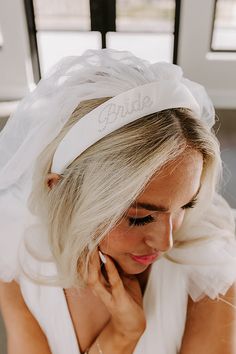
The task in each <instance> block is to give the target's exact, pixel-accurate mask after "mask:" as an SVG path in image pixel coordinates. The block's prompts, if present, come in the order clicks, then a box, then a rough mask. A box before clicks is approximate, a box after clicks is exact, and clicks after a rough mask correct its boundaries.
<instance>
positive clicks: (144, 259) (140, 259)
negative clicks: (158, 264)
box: [130, 252, 160, 265]
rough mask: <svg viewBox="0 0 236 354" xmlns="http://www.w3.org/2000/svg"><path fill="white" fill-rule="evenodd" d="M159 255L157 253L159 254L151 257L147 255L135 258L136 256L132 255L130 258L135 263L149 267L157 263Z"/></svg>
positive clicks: (153, 254)
mask: <svg viewBox="0 0 236 354" xmlns="http://www.w3.org/2000/svg"><path fill="white" fill-rule="evenodd" d="M159 255H160V253H159V252H157V253H152V254H150V255H148V254H147V255H143V256H135V255H133V254H131V255H130V256H131V258H132V259H133V260H134V261H136V262H138V263H140V264H144V265H148V264H151V263H153V262H155V260H156V259H157V258H158V256H159Z"/></svg>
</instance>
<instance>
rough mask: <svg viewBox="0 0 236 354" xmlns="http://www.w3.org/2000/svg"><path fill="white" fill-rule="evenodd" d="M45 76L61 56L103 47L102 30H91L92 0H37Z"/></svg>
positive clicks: (41, 64) (38, 25)
mask: <svg viewBox="0 0 236 354" xmlns="http://www.w3.org/2000/svg"><path fill="white" fill-rule="evenodd" d="M33 2H34V12H35V24H36V30H37V43H38V50H39V61H40V68H41V73H42V76H43V75H44V73H45V72H46V71H48V69H49V68H50V67H51V66H52V65H53V64H55V63H56V62H57V61H58V60H59V59H61V58H62V57H64V56H67V55H81V54H82V53H83V52H84V51H85V50H87V49H99V48H101V35H100V33H99V32H90V9H89V1H88V0H50V1H49V0H33Z"/></svg>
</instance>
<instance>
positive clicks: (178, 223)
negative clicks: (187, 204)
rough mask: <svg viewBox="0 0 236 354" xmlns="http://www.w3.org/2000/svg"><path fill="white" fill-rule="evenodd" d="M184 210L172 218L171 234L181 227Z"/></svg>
mask: <svg viewBox="0 0 236 354" xmlns="http://www.w3.org/2000/svg"><path fill="white" fill-rule="evenodd" d="M184 215H185V210H181V211H180V212H179V213H178V214H177V215H176V216H175V218H174V220H173V221H174V222H173V232H176V231H178V230H179V228H180V227H181V225H182V223H183V220H184Z"/></svg>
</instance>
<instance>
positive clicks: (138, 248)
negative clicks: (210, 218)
mask: <svg viewBox="0 0 236 354" xmlns="http://www.w3.org/2000/svg"><path fill="white" fill-rule="evenodd" d="M202 168H203V158H202V155H201V153H199V152H198V151H195V150H193V149H188V150H186V151H185V152H184V153H183V154H182V155H181V156H180V157H178V158H177V159H176V160H175V161H173V162H171V163H169V164H167V165H166V166H165V167H164V168H163V169H162V170H161V172H159V173H156V174H155V175H154V176H153V178H152V180H151V182H150V184H149V185H148V186H147V187H146V189H145V190H144V191H143V192H142V194H140V195H139V196H138V198H137V199H136V200H135V203H134V204H133V205H132V206H131V207H130V208H129V209H128V211H127V214H126V216H125V217H123V218H122V220H121V222H120V223H119V224H118V225H117V226H116V227H115V228H114V229H113V230H112V231H111V232H110V233H109V234H108V235H107V236H106V237H105V238H104V239H103V240H102V242H101V243H100V246H99V248H100V250H101V251H102V252H103V253H104V254H108V255H109V256H111V257H112V258H113V259H114V260H115V262H116V263H117V264H118V265H119V267H120V268H121V269H122V270H123V271H124V272H125V273H127V274H139V273H141V272H143V271H144V270H145V269H146V268H147V267H148V266H149V265H150V264H151V263H153V262H155V261H156V260H157V259H158V256H160V255H161V254H162V253H163V252H166V251H167V250H168V249H170V248H171V247H172V245H173V233H174V232H176V231H177V230H178V229H179V228H180V226H181V224H182V221H183V217H184V214H185V211H186V209H187V208H191V207H193V206H194V204H195V199H196V196H197V193H198V191H199V188H200V180H201V174H202Z"/></svg>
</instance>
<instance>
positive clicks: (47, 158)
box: [29, 97, 221, 288]
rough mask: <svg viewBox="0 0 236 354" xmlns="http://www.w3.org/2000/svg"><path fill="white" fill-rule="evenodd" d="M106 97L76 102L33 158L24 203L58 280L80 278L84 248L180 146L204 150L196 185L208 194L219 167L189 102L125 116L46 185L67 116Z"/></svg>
mask: <svg viewBox="0 0 236 354" xmlns="http://www.w3.org/2000/svg"><path fill="white" fill-rule="evenodd" d="M108 99H109V97H106V98H99V99H92V100H87V101H83V102H81V103H80V104H79V105H78V107H77V108H76V109H75V111H74V112H73V114H72V115H71V117H70V118H69V120H68V121H67V123H66V124H65V126H64V127H63V129H62V130H61V132H60V134H59V135H58V136H57V137H56V138H55V139H54V140H53V141H52V142H51V143H50V144H49V145H48V146H47V147H46V148H45V150H44V151H43V152H42V153H41V154H40V156H39V158H38V160H37V163H36V169H35V173H34V176H33V188H32V192H31V195H30V199H29V207H30V209H31V211H32V212H33V213H34V214H36V215H38V216H39V217H40V219H41V220H42V222H43V223H44V224H45V225H47V227H48V241H49V245H50V248H51V252H52V254H53V257H54V260H55V263H56V265H57V270H58V279H57V284H58V285H60V286H62V287H64V288H66V287H72V286H74V287H79V286H83V285H84V278H85V274H84V273H83V272H82V271H81V269H82V268H81V265H82V264H87V261H88V258H89V255H90V253H91V252H92V251H93V250H94V249H95V247H97V245H98V244H99V242H100V241H101V240H102V239H103V238H104V237H105V236H106V235H107V234H108V233H109V232H110V231H111V230H112V228H114V226H115V225H116V224H117V223H118V222H119V220H120V219H121V218H122V216H123V215H124V213H125V212H126V210H127V209H128V207H129V206H130V204H131V203H132V202H133V201H134V200H135V199H136V198H137V196H138V195H139V194H140V193H141V192H142V191H143V189H144V188H145V186H147V183H148V182H149V181H150V179H151V177H152V176H153V174H154V173H156V172H157V171H158V170H160V169H161V168H162V167H163V166H164V165H165V164H166V163H167V162H169V161H171V160H174V159H175V158H176V157H177V156H179V155H180V154H181V153H182V152H184V150H185V149H186V148H187V147H190V148H193V149H196V150H197V151H199V152H201V153H202V155H203V158H204V171H203V172H204V173H203V180H202V185H204V186H205V191H206V190H207V194H208V199H209V196H210V195H213V193H214V191H215V189H216V186H217V181H218V180H219V176H220V174H221V159H220V153H219V144H218V141H217V139H216V138H215V136H214V134H213V133H212V132H211V131H210V130H209V128H208V127H206V125H205V123H203V122H202V121H201V120H200V119H198V118H197V117H195V116H194V115H193V113H192V112H191V111H190V110H188V109H184V108H178V109H167V110H164V111H161V112H158V113H154V114H151V115H148V116H145V117H143V118H140V119H138V120H136V121H134V122H132V123H129V124H127V125H125V126H123V127H122V128H120V129H118V130H116V131H114V132H112V133H111V134H109V135H107V136H106V137H104V138H103V139H101V140H100V141H98V142H97V143H95V144H94V145H92V146H91V147H89V148H88V149H87V150H86V151H84V152H83V153H82V154H81V155H80V156H78V157H77V158H76V159H75V160H74V161H73V162H72V163H71V164H70V166H68V167H67V168H66V170H65V171H64V172H63V175H62V178H61V180H60V181H59V182H58V184H57V185H56V186H54V187H53V188H52V189H51V190H50V189H49V188H48V186H47V185H46V183H45V181H46V177H47V174H48V173H50V168H51V163H52V158H53V155H54V152H55V150H56V148H57V146H58V144H59V142H60V141H61V140H62V138H63V137H64V135H65V134H66V132H67V131H68V130H69V129H70V128H71V127H72V126H73V124H75V123H76V122H77V121H78V120H79V119H80V118H81V117H83V116H84V115H85V114H87V113H88V112H90V111H91V110H93V109H94V108H96V107H97V106H99V105H100V104H102V103H103V102H105V101H106V100H108ZM88 134H89V132H88ZM203 190H204V188H203ZM191 213H194V211H192V210H191ZM86 269H87V268H86V267H85V272H86Z"/></svg>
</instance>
